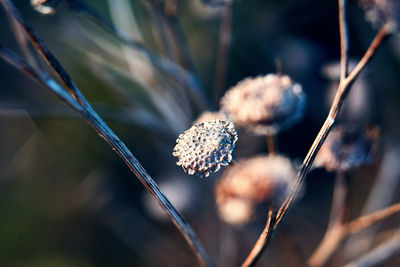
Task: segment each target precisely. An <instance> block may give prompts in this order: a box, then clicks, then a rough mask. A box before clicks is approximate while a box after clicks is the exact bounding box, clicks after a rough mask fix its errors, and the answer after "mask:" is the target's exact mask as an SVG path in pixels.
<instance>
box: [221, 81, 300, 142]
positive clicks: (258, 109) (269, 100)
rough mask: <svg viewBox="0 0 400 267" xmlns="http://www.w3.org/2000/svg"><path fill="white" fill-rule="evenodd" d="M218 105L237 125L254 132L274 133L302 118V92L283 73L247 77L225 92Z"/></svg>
mask: <svg viewBox="0 0 400 267" xmlns="http://www.w3.org/2000/svg"><path fill="white" fill-rule="evenodd" d="M221 108H222V109H223V110H224V111H225V112H226V113H227V114H228V117H229V118H230V119H231V120H232V121H233V122H234V123H235V125H237V126H242V127H246V128H247V129H248V130H250V131H252V132H253V133H255V134H260V135H264V134H276V133H277V132H279V131H281V130H284V129H286V128H289V127H290V126H292V125H293V124H294V123H295V122H297V121H299V120H300V119H301V118H302V117H303V113H304V109H305V94H304V93H303V91H302V88H301V85H300V84H297V83H293V82H292V80H291V79H290V78H289V77H288V76H286V75H276V74H268V75H266V76H262V77H256V78H247V79H245V80H243V81H241V82H239V83H238V84H237V85H236V86H234V87H233V88H231V89H230V90H228V91H227V92H226V94H225V95H224V97H223V98H222V99H221Z"/></svg>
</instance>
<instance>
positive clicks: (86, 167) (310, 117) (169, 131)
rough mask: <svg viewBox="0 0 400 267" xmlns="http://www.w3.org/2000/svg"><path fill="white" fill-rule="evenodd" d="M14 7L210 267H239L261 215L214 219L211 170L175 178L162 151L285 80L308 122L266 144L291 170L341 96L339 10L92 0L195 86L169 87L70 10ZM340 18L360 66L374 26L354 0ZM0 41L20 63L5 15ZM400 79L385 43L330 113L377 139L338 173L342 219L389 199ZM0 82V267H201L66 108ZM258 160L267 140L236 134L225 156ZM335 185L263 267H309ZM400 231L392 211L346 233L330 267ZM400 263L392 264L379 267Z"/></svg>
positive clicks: (9, 79) (306, 201) (391, 42)
mask: <svg viewBox="0 0 400 267" xmlns="http://www.w3.org/2000/svg"><path fill="white" fill-rule="evenodd" d="M13 2H14V4H15V5H16V6H17V8H18V9H19V10H20V11H21V12H22V14H23V15H24V16H25V18H26V19H27V20H28V22H29V23H30V24H31V25H32V26H33V27H34V29H35V30H36V31H37V33H38V34H39V35H40V36H41V37H42V38H43V40H44V41H45V42H46V43H47V45H48V46H49V48H50V49H51V51H52V52H53V53H54V54H55V55H56V57H57V58H58V59H59V61H60V62H61V64H62V65H63V66H64V67H65V68H66V70H67V71H68V72H69V74H70V75H71V77H72V78H73V79H74V81H75V82H76V84H77V85H78V87H79V88H80V90H81V91H82V92H83V94H84V95H85V96H86V97H87V99H88V100H89V102H91V103H92V104H93V106H94V108H95V109H96V110H97V111H98V112H99V114H100V115H101V116H102V117H103V118H104V119H105V120H106V121H107V123H109V125H110V127H111V128H112V129H113V130H114V131H115V132H116V133H117V134H118V135H119V136H120V137H121V139H122V140H123V141H124V142H126V144H127V146H128V147H129V148H130V149H131V150H132V152H133V153H134V155H135V156H136V157H137V159H138V160H139V161H140V162H141V163H142V164H143V166H144V167H145V169H146V170H147V171H148V172H149V174H150V175H151V176H152V177H153V178H154V179H155V181H156V182H157V183H158V184H159V185H160V186H161V188H162V190H164V191H165V193H166V195H167V196H168V197H169V198H170V199H171V201H172V203H173V204H174V205H176V207H177V208H178V210H180V211H181V212H182V213H183V215H184V216H185V218H186V219H187V220H188V221H189V222H190V224H191V225H192V226H193V228H194V230H195V231H196V232H197V233H198V234H199V237H200V239H201V240H202V241H203V242H204V244H205V247H206V249H207V250H208V251H209V253H210V254H211V257H212V258H213V259H214V260H215V261H216V262H217V263H218V264H219V265H221V266H237V265H239V264H240V263H241V262H242V261H243V259H244V258H245V257H246V255H247V254H248V252H249V251H250V249H251V247H252V245H253V244H254V242H255V240H256V238H257V236H258V234H259V233H260V231H261V230H262V228H263V226H264V222H265V211H264V210H262V209H261V210H260V212H259V213H258V214H257V217H256V218H254V220H253V221H252V222H251V223H249V224H247V225H245V226H242V227H232V226H230V225H227V224H225V223H224V222H222V221H221V220H220V219H219V218H218V216H217V213H216V207H215V199H214V185H215V182H216V181H217V179H218V176H219V175H220V173H222V172H219V173H217V174H213V175H211V176H210V177H209V178H206V179H200V178H198V177H195V176H189V175H187V174H186V173H184V172H183V171H182V170H181V169H180V168H179V167H178V166H176V165H175V162H176V159H175V158H174V157H173V156H172V148H173V147H174V145H175V139H176V137H177V136H178V135H179V134H180V133H182V132H183V131H184V130H186V129H188V128H189V127H190V125H191V123H192V121H193V120H194V119H195V118H196V117H197V116H198V115H199V114H200V113H201V112H202V111H204V110H217V109H218V104H219V99H220V97H221V96H222V95H223V94H224V92H225V91H226V90H227V89H229V88H230V87H231V86H233V85H235V84H236V83H237V82H238V81H240V80H242V79H244V78H246V77H255V76H258V75H265V74H267V73H271V72H276V71H277V69H280V70H281V71H282V73H284V74H287V75H289V76H290V77H291V78H292V79H293V80H294V81H296V82H298V83H300V84H301V85H302V86H303V90H304V91H305V93H306V94H307V100H308V101H307V104H308V106H307V112H306V114H305V117H304V120H303V121H302V122H300V123H298V124H296V125H295V126H294V127H292V128H291V129H289V130H287V131H285V132H282V133H280V134H279V135H278V137H277V144H278V148H279V153H281V154H284V155H286V156H288V157H290V158H291V159H293V160H294V161H297V162H301V161H302V159H303V158H304V156H305V155H306V153H307V150H308V148H309V147H310V145H311V143H312V141H313V140H314V138H315V136H316V134H317V132H318V130H319V128H320V126H321V125H322V123H323V120H324V118H325V116H326V115H327V111H328V109H329V102H330V99H331V97H332V88H333V90H334V89H335V86H337V79H338V78H337V77H338V73H339V69H338V66H337V65H335V63H337V61H338V59H339V55H340V52H339V51H340V47H339V30H338V29H339V28H338V15H337V13H338V10H337V2H336V1H318V0H309V1H294V0H279V1H275V0H270V1H264V0H252V1H243V0H237V1H236V0H234V1H233V3H232V5H230V6H225V7H218V6H217V7H215V6H211V5H208V4H205V3H203V2H201V1H200V0H191V1H183V0H182V1H181V0H174V1H165V2H164V1H156V0H154V1H153V0H135V1H128V0H118V1H112V0H109V1H105V0H99V1H93V0H92V1H87V2H88V4H90V5H91V6H93V7H95V8H96V9H97V10H98V11H99V12H100V13H101V14H102V15H103V16H104V17H105V18H107V19H108V20H110V21H112V23H114V24H115V25H116V26H118V27H119V28H121V29H123V30H124V31H125V32H126V33H127V34H129V36H130V37H131V38H133V39H134V40H138V41H140V42H142V43H143V44H145V46H146V47H148V48H149V49H151V50H152V51H154V52H155V53H156V54H159V55H162V56H163V58H166V59H168V60H169V61H170V62H176V64H179V65H180V66H182V67H183V68H185V69H187V70H188V73H189V74H188V75H189V77H191V79H192V80H190V81H194V82H192V83H184V82H182V81H181V80H179V77H178V78H176V77H171V75H170V74H168V73H167V72H166V71H165V70H162V69H160V66H156V65H155V64H154V62H152V61H151V60H149V58H148V57H146V56H144V55H143V53H140V52H138V51H137V50H132V49H130V48H129V47H127V46H126V45H124V44H123V43H121V42H120V41H118V40H117V39H115V38H113V36H112V35H111V34H109V33H108V32H106V31H104V30H103V29H102V28H101V27H98V25H96V24H95V23H93V21H92V20H91V19H90V18H89V17H88V16H87V14H85V13H84V12H76V11H75V10H73V9H71V8H69V7H68V5H67V4H66V3H61V5H60V6H59V8H58V9H57V11H56V13H55V14H54V15H50V16H44V15H41V14H40V13H38V12H36V11H34V10H33V9H32V7H31V6H30V3H29V1H19V0H18V1H16V0H15V1H13ZM211 2H212V1H211ZM2 11H4V10H2ZM348 22H349V35H350V55H351V57H352V58H353V59H354V60H357V59H359V58H360V57H361V56H362V55H363V53H364V51H365V50H366V49H367V48H368V46H369V43H370V41H371V40H372V39H373V37H374V34H375V29H374V28H373V27H372V26H371V25H370V24H369V23H368V22H366V21H365V18H364V12H363V10H362V9H361V8H360V6H359V4H358V2H357V1H349V6H348ZM0 33H1V37H0V43H1V44H2V45H4V46H6V47H8V48H9V49H11V50H13V51H15V52H16V53H18V54H21V55H22V53H21V51H20V50H19V49H18V45H17V42H16V40H15V38H14V36H13V34H12V31H11V30H10V27H9V24H8V23H7V18H6V16H5V13H4V12H2V13H1V16H0ZM221 37H222V38H221ZM277 62H279V63H277ZM399 70H400V36H399V35H394V36H392V37H391V38H390V39H388V40H387V42H385V43H384V44H383V45H382V47H381V48H380V49H379V51H378V53H377V54H376V56H375V57H374V58H373V60H372V62H371V64H370V65H369V66H368V68H367V69H366V70H365V71H363V73H362V75H361V76H360V78H359V80H358V81H357V82H356V83H355V84H354V91H353V92H352V93H351V94H350V95H349V98H348V99H347V100H346V101H347V102H346V103H345V106H344V109H343V112H341V115H340V117H341V118H340V120H339V121H341V122H353V123H361V124H372V125H378V126H380V128H381V142H380V145H379V150H378V153H377V156H376V158H375V160H374V161H373V163H372V164H370V165H368V166H363V167H361V168H359V169H357V170H355V171H351V172H350V173H348V181H349V207H350V211H349V214H350V215H349V217H350V218H355V217H358V216H359V215H360V214H367V213H369V212H372V211H375V210H379V209H381V208H383V207H386V206H388V205H390V204H391V203H395V202H398V201H399V200H400V199H399V191H400V187H399V178H400V167H399V164H398V162H399V160H400V140H399V136H400V131H399V130H400V123H399V119H398V118H399V115H400V91H399V90H398V89H399V85H400V75H399ZM185 75H186V74H185ZM172 76H173V75H172ZM185 77H186V76H185ZM0 81H1V82H0V148H1V150H0V214H1V219H0V266H29V267H30V266H32V267H33V266H85V267H86V266H196V265H197V262H196V258H195V256H194V255H193V253H192V252H191V250H190V249H189V248H188V246H187V244H186V242H185V241H184V239H183V238H182V236H181V235H180V233H179V232H178V231H177V230H176V228H175V227H174V226H173V225H172V223H171V222H170V221H169V220H168V219H167V218H166V217H165V216H164V214H163V213H162V212H161V211H160V210H159V209H158V207H157V206H156V205H155V203H154V202H153V201H152V199H151V197H150V195H149V194H148V193H147V192H146V190H145V189H144V187H143V186H142V185H141V184H140V182H139V181H138V180H137V178H136V177H135V176H134V175H133V174H132V173H131V172H130V171H129V170H128V168H127V167H126V166H125V165H124V163H123V162H122V160H121V159H120V158H119V157H118V156H117V155H116V154H115V153H114V152H113V151H112V150H111V149H110V147H109V146H108V145H107V144H106V143H105V142H104V141H103V140H102V139H101V138H99V136H98V135H97V134H96V133H95V131H94V130H93V129H92V128H91V127H90V126H89V125H88V124H87V123H86V122H85V121H84V120H83V119H81V118H80V117H79V116H78V114H77V113H75V112H74V111H73V110H71V109H70V108H69V107H68V106H66V105H65V104H63V103H62V102H61V101H60V100H59V99H58V98H56V97H55V96H54V95H53V94H52V93H51V92H49V91H47V90H46V89H45V88H43V87H41V86H40V85H39V84H37V83H35V82H33V81H31V80H30V79H29V78H27V77H26V76H24V75H23V74H21V73H19V72H18V71H16V70H15V69H13V68H12V67H10V66H9V65H7V64H6V63H5V62H4V61H0ZM266 152H267V146H266V142H265V138H260V137H256V136H253V135H250V134H248V133H246V132H244V131H241V130H239V141H238V143H237V148H236V150H235V152H234V157H235V159H237V160H239V159H241V158H245V157H249V156H251V155H257V154H262V153H264V154H265V153H266ZM334 178H335V174H334V173H329V172H326V171H325V170H315V171H312V172H311V174H310V175H309V176H308V178H307V180H306V186H305V191H304V195H303V197H302V198H301V199H299V200H298V201H297V202H296V203H295V205H294V206H293V208H292V209H291V210H290V212H289V213H288V215H287V216H286V217H285V219H284V222H283V223H282V225H281V227H280V229H279V231H277V233H276V234H275V235H274V238H273V240H272V242H271V245H270V247H269V248H268V249H267V250H266V251H265V253H264V254H263V256H262V258H261V260H260V261H261V262H260V263H259V266H303V265H304V263H305V262H306V260H307V259H308V257H309V256H310V255H311V253H312V252H313V250H314V249H315V248H316V246H317V245H318V243H319V242H320V240H321V238H322V236H323V234H324V232H325V229H326V226H327V223H328V217H329V213H330V206H331V197H332V188H333V184H334ZM399 222H400V216H399V215H394V216H392V217H390V218H389V219H386V220H384V221H383V222H382V223H380V224H378V225H376V226H375V227H373V228H370V229H369V230H368V231H364V232H362V233H359V234H358V235H356V236H353V237H351V238H350V239H349V240H348V241H347V242H346V244H345V245H343V246H342V247H341V248H340V249H339V250H338V251H337V252H336V253H335V254H334V255H333V258H332V259H331V260H330V261H329V264H328V266H340V265H341V264H342V263H343V262H347V261H350V260H351V259H355V258H357V257H359V256H360V255H361V254H362V253H364V252H365V251H367V250H368V249H370V248H371V247H373V246H374V245H376V244H379V243H380V242H382V240H384V239H385V238H386V237H387V236H390V235H393V233H394V232H395V231H397V230H398V229H397V228H398V227H399ZM378 231H379V233H380V234H379V235H378V234H376V233H377V232H378ZM365 240H367V241H365ZM353 248H357V250H354V249H353ZM399 264H400V256H396V257H394V258H391V260H390V261H387V262H385V265H383V266H398V265H399Z"/></svg>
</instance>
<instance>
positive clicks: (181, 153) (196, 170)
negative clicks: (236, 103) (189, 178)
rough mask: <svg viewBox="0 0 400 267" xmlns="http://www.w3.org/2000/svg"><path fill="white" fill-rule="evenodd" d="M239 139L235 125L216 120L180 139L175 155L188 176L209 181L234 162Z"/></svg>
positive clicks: (175, 148)
mask: <svg viewBox="0 0 400 267" xmlns="http://www.w3.org/2000/svg"><path fill="white" fill-rule="evenodd" d="M237 139H238V137H237V133H236V130H235V128H234V127H233V124H232V123H231V122H228V121H220V120H218V119H216V120H212V121H209V122H204V123H198V124H196V125H193V126H192V127H191V128H190V129H189V130H187V131H185V132H184V133H183V134H181V135H179V137H178V139H177V140H176V143H177V144H176V146H175V147H174V149H173V153H172V155H174V156H175V157H177V158H178V162H177V163H176V164H177V165H179V166H182V168H183V170H184V171H185V172H187V173H188V174H190V175H193V174H197V175H198V176H200V177H204V176H205V177H208V176H209V174H210V172H217V171H218V170H219V169H220V167H221V166H226V165H228V164H229V163H230V162H231V161H232V151H233V149H234V148H235V143H236V141H237Z"/></svg>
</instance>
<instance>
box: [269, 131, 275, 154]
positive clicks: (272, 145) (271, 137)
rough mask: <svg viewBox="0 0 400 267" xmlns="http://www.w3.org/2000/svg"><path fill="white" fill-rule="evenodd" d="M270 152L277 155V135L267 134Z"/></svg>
mask: <svg viewBox="0 0 400 267" xmlns="http://www.w3.org/2000/svg"><path fill="white" fill-rule="evenodd" d="M267 147H268V154H270V155H275V135H272V134H267Z"/></svg>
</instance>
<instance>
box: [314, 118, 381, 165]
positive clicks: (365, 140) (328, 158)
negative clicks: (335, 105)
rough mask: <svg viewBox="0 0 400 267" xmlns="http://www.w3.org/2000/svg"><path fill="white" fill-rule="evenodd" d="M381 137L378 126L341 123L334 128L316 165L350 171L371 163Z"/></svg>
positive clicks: (316, 160) (321, 150) (322, 148)
mask: <svg viewBox="0 0 400 267" xmlns="http://www.w3.org/2000/svg"><path fill="white" fill-rule="evenodd" d="M378 139H379V128H378V127H370V126H367V127H364V128H362V127H360V126H357V125H353V124H350V125H340V126H337V127H335V128H333V129H332V130H331V132H330V134H329V135H328V137H327V138H326V140H325V143H324V144H323V145H322V147H321V149H320V151H319V152H318V154H317V157H316V159H315V166H316V167H320V166H324V167H325V168H326V169H327V170H328V171H334V170H340V171H348V170H351V169H354V168H357V167H359V166H361V165H363V164H367V163H370V162H371V161H372V159H373V156H374V155H375V152H376V148H377V145H378Z"/></svg>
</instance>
